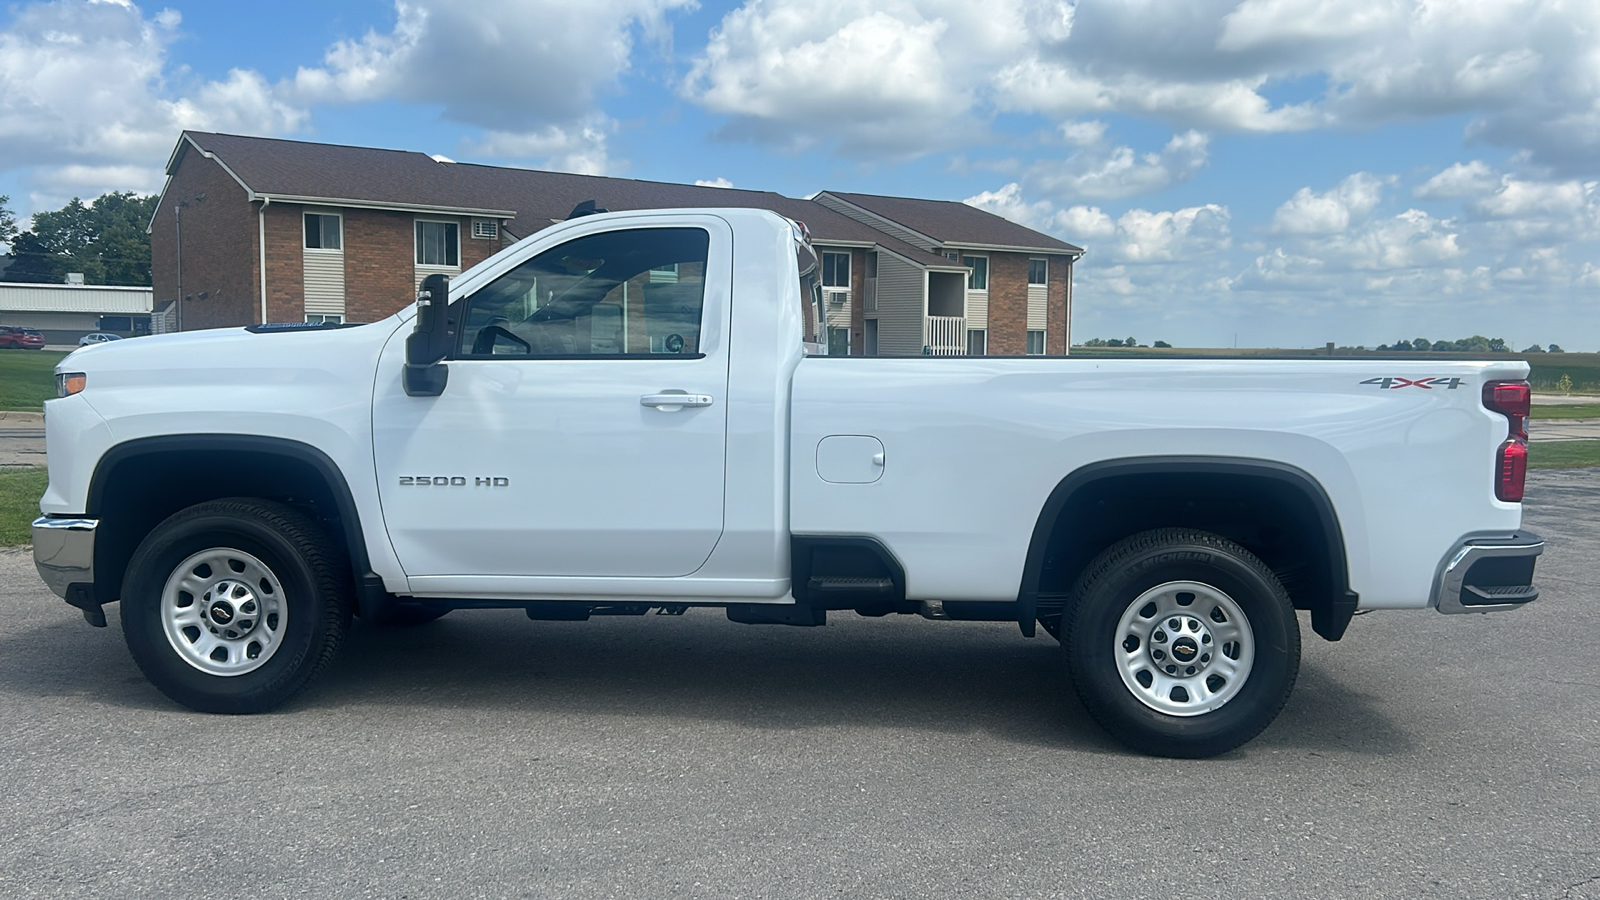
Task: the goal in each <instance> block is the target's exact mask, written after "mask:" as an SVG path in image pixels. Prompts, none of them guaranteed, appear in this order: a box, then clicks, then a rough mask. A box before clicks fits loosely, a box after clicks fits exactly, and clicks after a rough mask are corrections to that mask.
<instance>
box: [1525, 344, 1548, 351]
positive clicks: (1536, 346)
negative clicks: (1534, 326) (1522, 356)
mask: <svg viewBox="0 0 1600 900" xmlns="http://www.w3.org/2000/svg"><path fill="white" fill-rule="evenodd" d="M1522 352H1523V353H1543V352H1544V348H1543V347H1541V346H1539V345H1538V344H1534V345H1533V346H1532V347H1529V348H1528V349H1526V350H1524V351H1522Z"/></svg>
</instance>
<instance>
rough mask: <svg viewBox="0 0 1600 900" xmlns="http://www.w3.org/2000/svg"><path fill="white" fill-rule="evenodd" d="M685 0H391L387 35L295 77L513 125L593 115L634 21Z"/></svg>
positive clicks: (349, 45) (334, 92)
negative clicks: (392, 15)
mask: <svg viewBox="0 0 1600 900" xmlns="http://www.w3.org/2000/svg"><path fill="white" fill-rule="evenodd" d="M692 3H693V0H585V2H583V3H572V2H568V0H477V2H474V3H471V4H463V3H455V2H449V0H395V12H396V19H397V21H396V23H395V26H394V28H393V29H392V30H390V31H388V32H386V33H379V32H377V31H369V32H367V34H366V35H365V36H363V37H362V38H361V39H359V40H346V41H340V42H339V43H337V44H335V45H333V46H332V47H330V48H329V49H328V51H327V53H326V54H325V56H324V58H323V64H322V65H321V66H316V67H302V68H301V69H300V70H299V71H298V72H297V73H296V74H295V77H294V80H293V87H294V90H295V92H296V93H297V95H298V96H299V97H301V98H302V99H305V100H307V101H316V102H333V103H351V102H361V101H366V100H374V99H398V100H403V101H408V102H416V103H439V104H443V106H444V114H445V116H446V117H447V118H450V119H453V120H455V121H458V122H464V123H467V124H471V125H477V126H480V127H483V128H486V129H489V130H493V131H501V132H507V133H511V132H520V131H529V130H533V129H537V128H540V127H544V126H547V125H550V124H566V123H569V122H572V121H576V120H580V119H584V118H586V117H589V116H591V115H592V113H593V111H594V109H595V108H596V105H597V97H598V96H599V95H600V94H601V93H602V92H604V91H606V90H607V89H609V88H611V87H613V86H614V85H615V83H616V81H617V79H618V77H619V76H621V75H622V74H623V73H624V72H626V71H628V69H629V67H630V65H631V58H632V54H633V49H634V42H633V29H634V27H635V26H642V27H644V28H645V29H646V31H647V32H659V31H661V30H662V29H664V28H665V24H664V17H665V15H666V14H667V13H668V12H670V11H671V10H674V9H679V8H683V7H687V6H691V5H692Z"/></svg>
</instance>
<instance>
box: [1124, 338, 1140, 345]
mask: <svg viewBox="0 0 1600 900" xmlns="http://www.w3.org/2000/svg"><path fill="white" fill-rule="evenodd" d="M1122 346H1124V347H1137V346H1139V342H1138V341H1136V340H1134V339H1133V338H1124V339H1123V341H1122Z"/></svg>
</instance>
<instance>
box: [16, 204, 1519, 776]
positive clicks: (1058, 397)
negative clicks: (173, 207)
mask: <svg viewBox="0 0 1600 900" xmlns="http://www.w3.org/2000/svg"><path fill="white" fill-rule="evenodd" d="M816 275H817V273H816V264H815V255H814V253H813V251H812V249H811V247H810V244H809V241H808V240H807V238H806V236H805V233H804V229H803V226H800V225H798V224H796V223H794V222H791V221H789V220H787V219H784V218H782V217H780V216H777V215H775V214H772V213H768V212H763V211H753V210H727V209H721V210H657V211H648V212H630V213H615V214H605V215H592V216H585V217H581V218H576V219H573V220H571V221H568V222H566V223H563V224H560V225H556V226H553V227H551V228H549V229H547V230H545V231H543V232H541V233H539V234H536V235H534V236H532V237H530V238H528V239H526V240H524V241H522V242H520V243H518V244H516V245H515V246H512V247H509V248H507V249H505V250H504V251H502V252H500V253H499V254H498V255H496V256H494V257H493V258H491V259H489V260H487V261H486V262H484V263H482V264H481V265H479V266H477V267H476V268H474V269H472V270H470V271H468V272H466V273H464V274H462V275H461V276H459V277H458V278H457V279H456V280H455V282H454V283H453V284H450V285H448V286H447V285H446V283H445V281H444V279H443V278H442V277H430V278H429V279H428V280H427V281H425V282H424V284H423V286H422V290H421V291H420V293H419V300H418V303H417V305H416V306H413V307H409V308H408V309H407V310H405V311H404V312H402V313H400V314H397V315H395V316H393V317H390V318H388V319H385V320H383V321H380V322H374V323H371V324H367V325H360V326H346V327H336V328H314V329H312V328H308V329H277V328H273V327H271V326H255V327H251V328H243V329H233V330H219V331H210V332H205V333H198V334H179V335H170V336H157V337H149V338H142V339H140V340H136V341H119V342H117V343H114V344H108V345H104V346H97V347H88V348H85V349H82V350H79V351H77V352H76V353H74V354H72V355H71V356H69V357H67V358H66V359H65V360H63V361H62V363H61V364H60V366H59V368H58V370H57V378H58V381H59V384H60V391H59V393H60V395H61V396H60V397H59V399H55V400H52V401H50V402H49V403H47V404H46V407H47V416H46V420H47V424H46V432H47V440H48V450H49V461H50V486H49V489H48V491H47V492H46V494H45V495H44V498H43V500H42V501H41V504H40V506H41V511H42V513H43V516H42V517H41V518H40V519H38V520H37V521H36V522H35V523H34V527H33V534H34V554H35V559H36V563H37V566H38V568H39V571H40V573H41V574H42V576H43V577H44V579H45V580H46V582H47V583H48V584H49V585H50V587H51V588H52V589H53V590H54V591H55V592H56V593H57V594H59V595H60V596H62V597H63V598H64V599H65V600H66V601H67V602H68V603H70V604H72V605H74V606H76V607H79V608H81V609H82V610H83V612H84V616H85V618H87V619H88V620H89V621H90V622H91V623H93V624H96V625H104V624H105V621H106V620H105V615H104V611H103V609H102V607H103V605H104V604H106V603H109V602H112V601H120V603H121V606H120V609H121V620H122V628H123V632H124V635H125V637H126V640H127V644H128V647H129V650H130V651H131V653H132V655H133V657H134V659H135V660H136V661H137V662H138V664H139V666H140V668H141V669H142V670H143V671H144V673H145V674H146V675H147V676H148V677H149V679H150V680H151V681H152V682H153V683H154V684H155V685H156V686H157V687H158V688H159V689H160V690H161V691H163V692H164V693H166V694H167V695H168V696H169V697H171V698H172V699H173V700H175V701H177V702H178V703H181V704H184V705H186V706H189V707H191V708H193V709H196V710H203V711H215V712H234V713H243V712H254V711H259V710H265V709H269V708H271V707H273V706H275V705H277V704H280V703H282V702H283V701H284V700H285V699H286V698H288V697H289V696H291V695H292V694H294V693H295V692H296V691H298V690H300V689H301V688H302V687H304V686H305V685H306V683H307V682H308V681H309V680H310V679H311V678H312V677H313V676H314V675H315V674H316V673H317V672H318V671H319V670H320V669H321V668H322V667H323V666H324V665H325V664H326V663H327V662H328V660H329V659H330V658H331V656H332V655H333V654H334V652H335V651H336V650H337V648H338V647H339V644H340V642H341V639H342V636H343V634H344V632H345V630H346V628H347V627H348V625H349V623H350V620H351V617H352V615H359V616H361V617H363V618H366V619H370V620H374V621H380V620H390V621H401V622H420V621H425V620H427V619H430V618H434V617H437V616H439V615H442V614H444V613H445V612H447V611H450V610H453V609H463V608H473V607H520V608H523V609H525V610H526V611H527V613H528V615H529V616H530V617H532V618H534V619H584V618H588V617H590V616H593V615H606V614H643V613H645V612H646V611H649V610H657V611H663V612H668V613H674V612H681V611H683V610H685V609H687V608H689V607H704V606H715V607H723V608H725V609H726V611H727V616H728V618H730V619H732V620H733V621H735V622H744V623H775V624H777V623H781V624H790V625H821V624H823V623H824V621H825V618H826V616H827V614H828V613H829V612H834V611H854V612H856V613H860V614H863V615H868V616H879V615H885V614H890V613H911V614H921V615H923V616H926V617H929V618H934V619H950V620H980V621H1004V620H1012V621H1016V622H1017V623H1019V625H1020V627H1021V630H1022V632H1023V634H1025V635H1028V636H1032V635H1033V634H1034V630H1035V627H1036V625H1037V626H1042V627H1043V629H1044V630H1046V631H1048V632H1049V633H1050V634H1052V635H1054V636H1056V637H1058V638H1059V640H1060V641H1061V643H1062V645H1063V649H1064V654H1065V659H1066V663H1067V668H1068V670H1069V671H1070V674H1071V676H1072V680H1073V682H1074V684H1075V686H1076V689H1077V691H1078V693H1079V694H1080V695H1081V697H1082V699H1083V701H1084V703H1085V704H1086V705H1087V707H1088V709H1089V710H1090V711H1091V712H1092V713H1093V715H1094V716H1095V718H1096V719H1097V720H1098V721H1099V722H1100V723H1102V724H1103V725H1104V726H1105V727H1106V728H1107V729H1108V730H1109V731H1110V732H1111V733H1112V734H1113V735H1115V736H1116V737H1117V738H1119V739H1120V740H1122V741H1124V742H1125V743H1127V744H1128V745H1130V746H1132V747H1134V748H1137V749H1139V750H1142V751H1145V752H1149V753H1155V754H1165V755H1173V756H1204V755H1210V754H1215V753H1219V752H1222V751H1225V750H1227V749H1230V748H1233V747H1236V746H1238V745H1239V744H1241V743H1243V742H1244V741H1247V740H1249V739H1250V738H1251V737H1253V736H1255V735H1256V734H1257V733H1259V732H1260V731H1261V730H1262V729H1263V728H1265V727H1266V726H1267V725H1268V724H1269V723H1270V722H1271V721H1272V720H1273V718H1274V717H1275V716H1276V715H1277V713H1278V711H1279V710H1280V709H1281V707H1282V706H1283V704H1284V702H1285V700H1286V698H1287V697H1288V695H1289V692H1290V690H1291V688H1292V687H1293V685H1294V681H1295V677H1296V673H1297V669H1298V665H1299V658H1300V631H1299V624H1298V622H1299V620H1298V617H1297V615H1296V610H1297V609H1298V610H1305V611H1308V612H1309V619H1310V622H1311V625H1312V628H1313V629H1314V630H1315V631H1316V633H1318V634H1319V635H1321V636H1322V637H1324V638H1326V639H1329V640H1337V639H1338V638H1339V637H1340V636H1341V635H1342V634H1343V633H1344V630H1345V626H1346V624H1347V623H1348V622H1349V620H1350V617H1351V615H1352V614H1353V613H1355V612H1356V611H1357V610H1358V609H1399V608H1418V609H1422V608H1430V607H1431V608H1433V609H1436V610H1438V611H1439V612H1444V613H1461V612H1477V611H1489V610H1501V609H1510V608H1515V607H1517V606H1520V605H1523V604H1525V603H1527V602H1529V601H1531V600H1533V599H1534V598H1535V597H1536V596H1537V591H1536V590H1535V588H1534V587H1533V568H1534V561H1535V557H1536V556H1537V555H1538V553H1539V552H1540V549H1541V547H1542V545H1541V543H1540V542H1539V540H1538V539H1537V538H1536V537H1534V536H1533V535H1530V534H1527V533H1525V532H1523V531H1521V530H1520V526H1521V517H1522V516H1521V505H1520V501H1521V497H1522V485H1523V474H1524V463H1525V460H1526V448H1527V444H1526V438H1527V435H1526V422H1527V414H1528V403H1529V396H1528V386H1527V384H1526V382H1525V381H1524V379H1525V377H1526V375H1527V367H1526V365H1525V364H1524V363H1521V362H1516V361H1507V362H1462V361H1454V360H1450V361H1443V360H1427V361H1394V360H1378V359H1369V360H1326V361H1304V360H1302V361H1239V360H1184V359H1172V360H1148V359H1144V360H1136V359H1115V360H1114V359H1072V358H1054V359H1047V358H1037V357H1034V358H1022V359H1000V358H912V359H884V358H880V359H871V358H837V357H834V358H828V357H826V356H824V355H823V354H824V353H825V340H824V339H823V337H822V335H823V334H825V332H824V331H823V330H822V324H821V323H822V321H823V315H822V311H823V306H822V304H823V301H822V300H821V294H820V291H819V290H818V289H817V285H816V280H817V279H816Z"/></svg>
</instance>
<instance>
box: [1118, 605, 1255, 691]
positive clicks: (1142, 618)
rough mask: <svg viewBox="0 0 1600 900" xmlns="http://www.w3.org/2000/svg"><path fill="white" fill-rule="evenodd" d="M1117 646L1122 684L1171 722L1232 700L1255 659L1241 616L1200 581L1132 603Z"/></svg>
mask: <svg viewBox="0 0 1600 900" xmlns="http://www.w3.org/2000/svg"><path fill="white" fill-rule="evenodd" d="M1115 642H1116V651H1115V659H1116V661H1117V674H1119V675H1121V676H1122V683H1123V684H1125V685H1127V687H1128V690H1129V691H1131V692H1132V693H1133V696H1135V697H1137V698H1138V699H1139V702H1140V703H1143V704H1144V705H1145V706H1148V707H1150V708H1151V709H1153V710H1155V711H1156V712H1160V713H1166V714H1167V715H1169V716H1198V715H1200V714H1202V713H1208V712H1211V711H1212V710H1214V709H1217V708H1218V707H1221V706H1222V705H1223V704H1225V703H1227V702H1228V701H1229V700H1232V699H1233V698H1234V697H1236V696H1238V693H1239V691H1240V689H1242V688H1243V687H1244V685H1245V682H1246V681H1248V680H1249V678H1250V668H1251V666H1252V665H1253V664H1254V663H1255V658H1256V642H1255V635H1254V633H1253V632H1251V630H1250V620H1249V619H1247V618H1246V617H1245V614H1244V610H1242V609H1240V608H1239V604H1238V603H1235V602H1234V600H1233V598H1232V597H1229V596H1228V595H1227V594H1226V593H1224V592H1222V591H1220V590H1218V589H1217V588H1215V587H1213V586H1211V585H1209V584H1202V583H1200V582H1198V581H1169V582H1167V583H1166V584H1161V585H1157V586H1155V587H1153V588H1151V589H1149V590H1147V591H1145V592H1144V593H1142V594H1140V595H1139V596H1138V597H1135V598H1134V600H1133V602H1132V603H1129V604H1128V608H1127V609H1126V610H1124V611H1123V613H1122V618H1121V620H1120V621H1118V622H1117V632H1116V637H1115Z"/></svg>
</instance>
